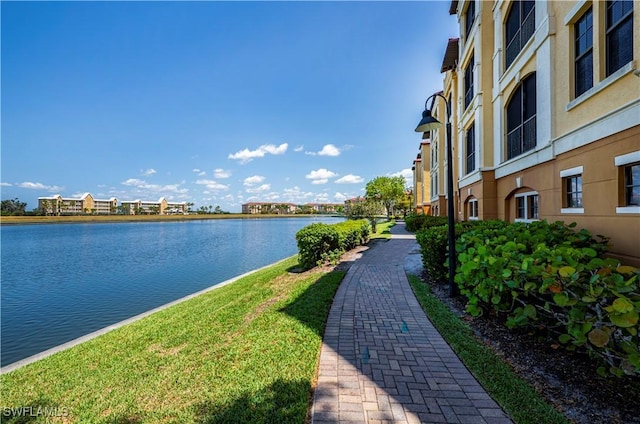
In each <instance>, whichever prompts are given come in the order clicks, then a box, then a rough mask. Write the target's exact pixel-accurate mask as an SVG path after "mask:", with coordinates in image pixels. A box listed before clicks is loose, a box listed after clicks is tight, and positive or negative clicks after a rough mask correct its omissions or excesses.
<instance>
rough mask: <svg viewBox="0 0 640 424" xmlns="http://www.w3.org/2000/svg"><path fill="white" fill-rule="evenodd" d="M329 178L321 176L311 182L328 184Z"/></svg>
mask: <svg viewBox="0 0 640 424" xmlns="http://www.w3.org/2000/svg"><path fill="white" fill-rule="evenodd" d="M328 182H329V180H328V179H327V178H319V179H317V180H311V184H326V183H328Z"/></svg>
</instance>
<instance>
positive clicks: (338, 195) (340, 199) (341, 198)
mask: <svg viewBox="0 0 640 424" xmlns="http://www.w3.org/2000/svg"><path fill="white" fill-rule="evenodd" d="M347 199H348V197H347V196H346V195H344V194H342V193H340V192H337V193H336V194H334V195H333V200H335V201H337V202H344V201H345V200H347Z"/></svg>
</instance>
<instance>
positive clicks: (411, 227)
mask: <svg viewBox="0 0 640 424" xmlns="http://www.w3.org/2000/svg"><path fill="white" fill-rule="evenodd" d="M404 225H405V228H406V229H407V231H411V232H412V233H415V232H417V231H420V230H425V229H427V228H431V227H438V226H440V225H447V217H446V216H431V215H424V214H411V215H408V216H407V217H406V218H405V219H404Z"/></svg>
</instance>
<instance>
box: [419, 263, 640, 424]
mask: <svg viewBox="0 0 640 424" xmlns="http://www.w3.org/2000/svg"><path fill="white" fill-rule="evenodd" d="M423 280H427V279H426V278H425V276H424V275H423ZM427 284H429V285H430V287H431V292H432V293H433V294H434V295H435V296H437V297H438V298H439V299H440V300H441V301H442V302H443V303H445V304H446V305H448V306H449V308H450V309H451V310H452V311H454V312H455V313H456V314H458V315H459V316H460V317H462V319H464V320H465V321H466V322H467V323H468V324H469V326H470V327H471V328H472V329H473V331H474V332H475V334H476V336H477V337H478V338H479V339H480V340H481V341H482V342H483V343H485V344H486V345H487V346H490V347H491V348H492V349H493V350H494V351H495V352H496V353H497V354H498V355H499V356H501V357H502V358H504V360H505V361H506V362H507V363H509V364H510V365H511V366H512V368H513V369H514V371H515V372H516V373H517V374H518V375H519V376H520V377H522V378H523V379H525V380H526V381H528V382H529V384H531V385H532V386H533V387H534V388H535V389H536V391H538V393H540V394H541V395H542V396H543V397H544V398H545V399H546V400H547V402H549V403H550V404H552V405H553V406H554V407H555V408H556V409H557V410H558V411H560V412H561V413H562V414H563V415H564V416H565V417H566V418H567V419H568V420H569V421H571V422H573V423H578V424H594V423H607V424H629V423H640V379H639V378H615V377H606V378H603V377H600V376H599V375H598V374H597V373H596V369H597V367H598V366H597V365H596V364H595V363H594V361H593V360H591V359H590V358H589V357H588V356H587V355H586V354H580V353H575V352H569V351H567V350H564V349H563V348H562V347H560V348H556V349H554V348H552V347H551V346H552V343H550V342H548V341H546V340H539V339H538V338H537V337H536V336H535V335H533V334H530V333H528V332H527V331H526V330H520V331H512V330H509V329H508V328H506V327H505V326H504V325H502V324H501V323H500V322H499V321H498V319H497V318H495V317H491V316H482V317H478V318H474V317H471V316H470V315H468V314H466V313H464V308H465V303H466V301H465V298H464V297H463V296H458V297H455V298H449V292H448V288H447V286H446V285H442V284H434V283H429V282H427ZM532 418H533V417H532ZM534 421H535V419H533V420H532V422H534Z"/></svg>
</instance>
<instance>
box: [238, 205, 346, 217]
mask: <svg viewBox="0 0 640 424" xmlns="http://www.w3.org/2000/svg"><path fill="white" fill-rule="evenodd" d="M343 206H344V205H343V204H341V203H306V204H304V205H296V204H295V203H273V202H249V203H245V204H243V205H242V213H244V214H253V215H255V214H279V215H281V214H295V213H319V214H323V213H336V212H339V211H340V210H341V209H342V208H343Z"/></svg>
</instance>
